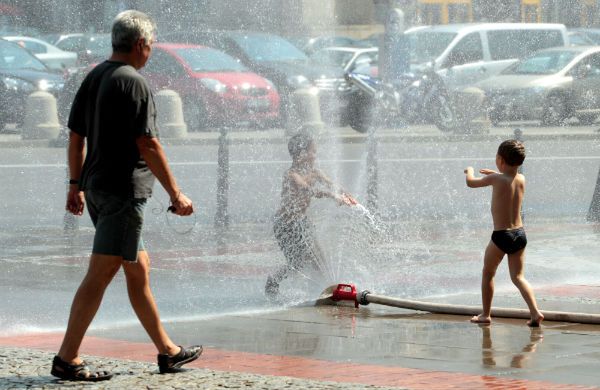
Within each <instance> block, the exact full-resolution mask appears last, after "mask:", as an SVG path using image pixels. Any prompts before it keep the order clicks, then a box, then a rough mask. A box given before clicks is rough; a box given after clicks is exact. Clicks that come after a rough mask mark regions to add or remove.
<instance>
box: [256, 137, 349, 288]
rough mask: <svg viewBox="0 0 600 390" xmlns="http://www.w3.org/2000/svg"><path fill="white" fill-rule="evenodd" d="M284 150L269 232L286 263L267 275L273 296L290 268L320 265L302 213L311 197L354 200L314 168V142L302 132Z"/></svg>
mask: <svg viewBox="0 0 600 390" xmlns="http://www.w3.org/2000/svg"><path fill="white" fill-rule="evenodd" d="M288 150H289V152H290V155H291V157H292V166H291V167H290V168H289V169H288V170H287V171H286V172H285V174H284V176H283V185H282V190H281V206H280V208H279V210H278V211H277V213H276V215H275V221H274V225H273V231H274V233H275V238H276V239H277V243H278V244H279V247H280V248H281V250H282V252H283V254H284V256H285V258H286V264H285V265H283V266H282V267H281V268H279V270H277V271H276V272H275V273H274V274H273V275H270V276H269V277H268V278H267V283H266V285H265V293H266V294H267V296H270V297H275V296H276V295H277V294H278V293H279V283H281V281H282V280H283V279H285V278H287V277H288V276H289V274H290V272H292V271H299V270H301V269H302V268H304V267H305V266H306V265H307V264H310V265H312V266H314V267H316V268H317V269H321V270H322V269H323V268H324V258H323V254H322V252H321V250H320V248H319V246H318V245H317V241H316V237H315V228H314V225H313V223H312V222H311V221H310V219H309V218H308V217H307V215H306V211H307V209H308V206H309V205H310V201H311V199H312V198H332V199H335V200H336V201H337V202H338V204H340V205H347V206H353V205H356V204H357V202H356V200H355V199H354V198H353V197H352V196H351V195H350V194H348V193H347V192H345V191H343V190H340V189H338V187H337V186H336V185H334V183H333V182H332V181H331V180H330V179H329V178H328V177H327V176H325V175H324V174H323V172H321V171H320V170H319V169H317V168H315V166H314V165H315V159H316V151H317V149H316V144H315V142H314V140H313V138H312V137H311V136H310V135H309V134H308V133H306V132H300V133H298V134H296V135H294V136H293V137H292V138H291V139H290V141H289V143H288Z"/></svg>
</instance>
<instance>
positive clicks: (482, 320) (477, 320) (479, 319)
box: [471, 314, 492, 324]
mask: <svg viewBox="0 0 600 390" xmlns="http://www.w3.org/2000/svg"><path fill="white" fill-rule="evenodd" d="M471 322H472V323H474V324H491V323H492V319H491V318H490V317H486V316H484V315H483V314H480V315H478V316H473V317H472V318H471Z"/></svg>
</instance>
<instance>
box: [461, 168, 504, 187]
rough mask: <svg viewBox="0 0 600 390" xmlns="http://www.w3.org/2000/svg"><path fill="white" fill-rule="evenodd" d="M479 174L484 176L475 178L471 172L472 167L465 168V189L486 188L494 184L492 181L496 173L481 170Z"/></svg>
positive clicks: (473, 172) (472, 171)
mask: <svg viewBox="0 0 600 390" xmlns="http://www.w3.org/2000/svg"><path fill="white" fill-rule="evenodd" d="M479 172H480V173H482V174H484V175H485V176H483V177H475V171H474V170H473V167H467V168H466V169H465V173H466V175H467V176H466V181H467V187H470V188H479V187H487V186H489V185H492V184H494V181H495V179H496V177H497V174H498V173H497V172H496V171H493V170H491V169H482V170H480V171H479Z"/></svg>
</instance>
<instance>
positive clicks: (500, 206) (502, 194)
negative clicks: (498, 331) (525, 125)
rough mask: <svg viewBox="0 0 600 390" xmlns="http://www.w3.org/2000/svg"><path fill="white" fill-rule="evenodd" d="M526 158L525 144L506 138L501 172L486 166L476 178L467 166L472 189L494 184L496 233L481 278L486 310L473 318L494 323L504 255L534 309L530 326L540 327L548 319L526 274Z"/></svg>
mask: <svg viewBox="0 0 600 390" xmlns="http://www.w3.org/2000/svg"><path fill="white" fill-rule="evenodd" d="M524 160H525V147H524V146H523V144H522V143H521V142H519V141H516V140H508V141H504V142H502V143H501V144H500V146H499V147H498V153H497V154H496V166H497V167H498V170H499V172H496V171H494V170H491V169H482V170H480V171H479V172H480V173H481V174H483V175H484V176H483V177H475V176H474V173H473V168H472V167H467V168H466V169H465V174H466V175H467V177H466V179H467V186H469V187H471V188H478V187H486V186H492V220H493V222H494V232H493V233H492V238H491V240H490V242H489V244H488V246H487V248H486V250H485V256H484V259H483V272H482V277H481V295H482V302H483V313H481V314H480V315H478V316H475V317H473V318H471V322H475V323H480V324H489V323H491V322H492V319H491V310H492V298H493V297H494V275H495V274H496V269H497V268H498V266H499V265H500V262H501V261H502V259H503V258H504V255H505V254H506V255H508V269H509V271H510V278H511V280H512V282H513V283H514V284H515V286H516V287H517V288H518V289H519V291H520V292H521V295H522V296H523V299H524V300H525V302H526V303H527V306H528V307H529V311H530V312H531V319H530V320H529V321H528V322H527V325H529V326H532V327H535V326H539V325H540V323H541V322H542V321H543V320H544V316H543V314H542V313H541V312H540V311H539V310H538V307H537V303H536V301H535V296H534V295H533V290H532V288H531V286H530V285H529V283H528V282H527V280H526V279H525V276H524V265H525V246H526V245H527V238H526V236H525V230H524V229H523V220H522V218H521V206H522V204H523V196H524V194H525V176H523V175H522V174H521V173H519V167H520V166H521V164H523V161H524Z"/></svg>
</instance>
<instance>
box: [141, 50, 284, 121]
mask: <svg viewBox="0 0 600 390" xmlns="http://www.w3.org/2000/svg"><path fill="white" fill-rule="evenodd" d="M141 73H142V74H143V75H144V77H146V79H147V80H148V82H149V83H150V86H151V87H152V88H153V90H154V91H155V92H156V91H160V90H161V89H172V90H174V91H176V92H177V93H178V94H179V96H180V97H181V99H182V101H183V114H184V118H185V121H186V123H187V125H188V129H189V130H190V131H197V130H199V129H202V128H206V127H212V128H214V127H219V126H232V127H236V126H246V125H257V126H260V127H267V126H270V125H271V124H272V123H274V122H275V121H276V119H277V117H278V115H279V94H278V93H277V90H276V89H275V87H274V86H273V84H272V83H271V82H270V81H269V80H267V79H265V78H263V77H261V76H259V75H257V74H256V73H253V72H251V71H250V70H248V68H246V67H245V66H244V65H242V64H241V63H240V62H239V61H238V60H237V59H235V58H233V57H231V56H229V55H228V54H225V53H223V52H221V51H219V50H216V49H212V48H209V47H205V46H199V45H189V44H178V43H157V44H155V45H154V46H152V55H151V56H150V60H149V61H148V63H147V64H146V66H145V67H144V68H142V70H141Z"/></svg>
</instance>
